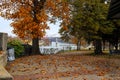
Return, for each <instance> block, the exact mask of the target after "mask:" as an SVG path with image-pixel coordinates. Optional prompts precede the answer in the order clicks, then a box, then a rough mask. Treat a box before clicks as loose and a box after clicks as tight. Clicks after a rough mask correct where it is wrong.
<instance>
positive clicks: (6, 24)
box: [0, 17, 60, 37]
mask: <svg viewBox="0 0 120 80" xmlns="http://www.w3.org/2000/svg"><path fill="white" fill-rule="evenodd" d="M11 22H12V21H10V20H6V19H4V18H2V17H0V32H3V33H8V35H9V36H12V37H15V36H16V35H15V34H13V32H12V30H13V28H12V27H11V26H10V23H11ZM59 25H60V23H59V22H57V23H56V24H49V26H50V30H46V36H47V37H60V34H59V33H58V32H59V29H60V27H59Z"/></svg>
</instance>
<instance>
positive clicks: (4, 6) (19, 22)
mask: <svg viewBox="0 0 120 80" xmlns="http://www.w3.org/2000/svg"><path fill="white" fill-rule="evenodd" d="M69 8H70V7H69V4H68V1H67V0H0V16H2V17H4V18H6V19H10V20H12V21H13V22H12V23H11V26H12V27H13V28H14V30H13V32H14V33H15V34H17V35H18V36H19V37H20V38H22V39H28V38H31V39H32V44H33V49H32V52H33V53H39V45H38V43H39V39H41V38H42V37H43V36H44V35H45V33H46V29H49V26H48V24H47V22H51V23H55V21H56V19H60V20H61V21H62V22H61V26H62V27H65V26H66V25H67V24H68V23H69Z"/></svg>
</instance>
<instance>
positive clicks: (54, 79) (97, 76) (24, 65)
mask: <svg viewBox="0 0 120 80" xmlns="http://www.w3.org/2000/svg"><path fill="white" fill-rule="evenodd" d="M83 53H84V52H67V53H63V54H55V55H44V56H41V55H34V56H27V57H22V58H19V59H16V60H15V61H13V62H10V63H8V65H7V67H6V69H7V70H8V72H9V73H10V74H11V75H13V77H14V80H120V59H109V58H103V57H97V56H90V55H83Z"/></svg>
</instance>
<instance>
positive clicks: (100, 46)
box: [94, 39, 102, 54]
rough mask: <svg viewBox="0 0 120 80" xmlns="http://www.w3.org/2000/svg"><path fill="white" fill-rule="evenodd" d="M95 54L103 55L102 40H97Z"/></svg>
mask: <svg viewBox="0 0 120 80" xmlns="http://www.w3.org/2000/svg"><path fill="white" fill-rule="evenodd" d="M94 53H95V54H102V43H101V40H100V39H96V40H95V50H94Z"/></svg>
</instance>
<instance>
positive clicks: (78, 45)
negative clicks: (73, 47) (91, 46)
mask: <svg viewBox="0 0 120 80" xmlns="http://www.w3.org/2000/svg"><path fill="white" fill-rule="evenodd" d="M80 46H81V43H80V41H78V42H77V51H79V50H80Z"/></svg>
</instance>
